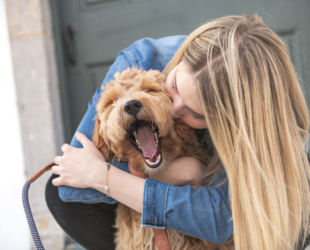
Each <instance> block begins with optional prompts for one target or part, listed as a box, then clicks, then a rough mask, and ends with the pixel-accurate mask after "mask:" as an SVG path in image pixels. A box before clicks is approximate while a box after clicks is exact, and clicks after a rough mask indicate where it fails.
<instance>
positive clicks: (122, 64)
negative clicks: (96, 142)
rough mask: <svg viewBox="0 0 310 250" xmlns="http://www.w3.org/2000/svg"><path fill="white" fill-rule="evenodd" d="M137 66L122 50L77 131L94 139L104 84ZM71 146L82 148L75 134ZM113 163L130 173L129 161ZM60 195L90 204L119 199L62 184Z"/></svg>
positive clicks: (96, 191) (130, 54) (128, 53)
mask: <svg viewBox="0 0 310 250" xmlns="http://www.w3.org/2000/svg"><path fill="white" fill-rule="evenodd" d="M132 66H136V61H135V58H134V56H133V55H132V53H131V52H130V51H129V50H127V49H125V50H122V51H121V52H120V53H119V54H118V56H117V57H116V59H115V61H114V63H113V64H112V65H111V67H110V69H109V71H108V73H107V75H106V77H105V79H104V80H103V83H102V85H101V87H100V88H98V89H97V91H96V92H95V94H94V96H93V98H92V100H91V101H90V102H89V103H88V109H87V111H86V113H85V115H84V117H83V119H82V121H81V122H80V124H79V126H78V128H77V130H76V131H78V132H81V133H82V134H84V135H86V136H87V137H88V138H89V139H90V140H92V136H93V130H94V127H95V119H94V118H95V115H96V112H97V111H96V105H97V102H98V100H99V98H100V94H101V93H102V91H103V90H102V86H105V85H106V84H107V83H108V82H109V81H111V80H112V79H113V78H114V74H115V73H116V72H117V71H118V72H122V71H124V70H125V69H127V68H128V67H130V68H131V67H132ZM70 145H71V146H73V147H76V148H82V145H81V144H80V142H79V141H78V140H77V139H76V137H75V135H74V137H73V139H72V141H71V143H70ZM110 163H111V164H112V165H114V166H116V167H118V168H119V169H121V170H123V171H126V172H128V173H129V168H128V164H127V162H116V161H113V162H112V161H111V162H110ZM58 191H59V196H60V198H61V199H62V200H63V201H66V202H83V203H88V204H94V203H100V202H104V203H109V204H115V203H117V202H118V201H117V200H115V199H113V198H111V197H108V196H106V195H105V194H104V193H102V192H99V191H98V190H95V189H92V188H86V189H83V188H74V187H69V186H60V187H58Z"/></svg>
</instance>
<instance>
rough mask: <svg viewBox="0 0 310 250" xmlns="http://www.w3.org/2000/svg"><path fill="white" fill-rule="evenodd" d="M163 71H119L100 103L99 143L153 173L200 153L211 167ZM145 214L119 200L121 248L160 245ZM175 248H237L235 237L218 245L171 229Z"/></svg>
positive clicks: (107, 152)
mask: <svg viewBox="0 0 310 250" xmlns="http://www.w3.org/2000/svg"><path fill="white" fill-rule="evenodd" d="M164 83H165V76H164V75H163V74H161V73H160V72H159V71H155V70H149V71H143V70H138V69H135V68H132V69H127V70H125V71H123V72H122V73H121V74H119V73H116V74H115V80H112V81H111V82H110V83H109V84H107V86H106V87H104V88H103V90H104V92H103V93H102V95H101V98H100V100H99V101H98V104H97V116H96V124H95V129H94V135H93V142H94V143H95V145H96V146H97V147H98V148H99V150H100V151H101V152H102V153H103V155H104V157H105V159H106V160H107V161H109V160H111V159H113V158H114V159H117V160H118V161H128V162H131V163H132V166H133V168H134V169H135V170H136V171H142V172H144V173H145V175H146V177H147V178H152V174H153V173H155V172H157V171H161V170H163V169H164V168H166V167H167V166H168V165H169V163H170V162H171V161H172V160H173V159H174V158H175V157H178V156H185V155H187V156H194V157H196V158H198V159H200V160H201V161H202V162H203V163H204V164H205V165H206V166H207V164H208V160H209V157H208V153H207V152H206V151H205V149H204V148H203V147H202V146H201V145H200V144H199V142H198V140H197V137H196V136H195V131H194V130H193V129H192V128H190V127H188V126H187V125H186V124H184V123H182V122H181V121H180V120H174V119H173V113H172V103H171V100H170V98H169V96H168V95H167V93H166V92H165V89H164ZM140 218H141V214H139V213H138V212H136V211H134V210H132V209H131V208H128V207H126V206H125V205H123V204H121V203H119V205H118V208H117V214H116V225H115V227H116V228H117V233H116V237H115V242H116V246H117V247H116V249H117V250H145V249H150V250H155V249H157V246H156V243H155V237H154V235H153V231H152V229H151V228H142V227H141V222H140ZM166 232H167V236H168V239H169V242H170V246H171V249H175V250H179V249H182V250H190V249H192V250H194V249H195V250H208V249H221V250H224V249H225V250H227V249H233V246H232V245H233V244H232V240H229V241H228V242H226V243H225V244H222V245H217V244H214V243H211V242H208V241H205V240H201V239H198V238H194V237H191V236H188V235H185V234H182V233H180V232H178V231H175V230H171V229H169V228H166Z"/></svg>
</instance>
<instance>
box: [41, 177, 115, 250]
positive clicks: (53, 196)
mask: <svg viewBox="0 0 310 250" xmlns="http://www.w3.org/2000/svg"><path fill="white" fill-rule="evenodd" d="M55 177H56V175H54V174H53V175H52V176H51V178H50V179H49V180H48V182H47V184H46V189H45V199H46V203H47V206H48V208H49V210H50V211H51V213H52V215H53V216H54V218H55V220H56V221H57V222H58V224H59V225H60V226H61V227H62V229H63V230H64V231H65V232H66V233H67V234H68V235H69V236H70V237H71V238H72V239H74V240H75V241H76V242H78V243H79V244H80V245H81V246H83V247H84V248H86V249H89V250H114V249H115V244H114V241H113V237H114V236H113V235H114V233H115V228H114V227H113V225H114V224H115V217H116V216H115V209H116V207H117V204H114V205H110V204H106V203H99V204H94V205H89V204H84V203H79V202H63V201H62V200H61V199H60V198H59V195H58V188H57V187H55V186H54V185H53V184H52V180H53V179H54V178H55Z"/></svg>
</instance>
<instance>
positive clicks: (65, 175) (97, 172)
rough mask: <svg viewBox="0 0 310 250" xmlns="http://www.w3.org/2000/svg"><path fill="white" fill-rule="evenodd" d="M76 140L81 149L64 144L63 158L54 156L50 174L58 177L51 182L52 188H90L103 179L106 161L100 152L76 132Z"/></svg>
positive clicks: (82, 135)
mask: <svg viewBox="0 0 310 250" xmlns="http://www.w3.org/2000/svg"><path fill="white" fill-rule="evenodd" d="M75 136H76V139H77V140H78V141H79V142H80V143H81V144H82V145H83V148H75V147H72V146H70V145H68V144H64V145H63V146H62V147H61V150H62V151H63V152H64V154H63V156H56V157H55V159H54V162H55V163H56V164H58V165H59V166H54V167H53V168H52V172H53V173H54V174H57V175H60V177H58V178H55V179H54V180H53V185H54V186H60V185H66V186H71V187H76V188H87V187H92V184H93V183H96V181H98V180H104V179H105V168H104V166H105V164H106V161H105V159H104V156H103V155H102V154H101V152H100V151H99V150H98V149H97V148H96V147H95V145H94V144H93V142H92V141H90V140H89V139H88V138H87V137H86V136H85V135H84V134H82V133H79V132H77V133H76V134H75Z"/></svg>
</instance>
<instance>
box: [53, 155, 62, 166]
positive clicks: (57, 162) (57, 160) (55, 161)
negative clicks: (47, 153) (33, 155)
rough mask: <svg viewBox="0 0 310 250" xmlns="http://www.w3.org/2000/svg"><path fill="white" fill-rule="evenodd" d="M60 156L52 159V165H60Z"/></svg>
mask: <svg viewBox="0 0 310 250" xmlns="http://www.w3.org/2000/svg"><path fill="white" fill-rule="evenodd" d="M61 157H62V156H56V157H55V158H54V163H55V164H57V165H60V159H61Z"/></svg>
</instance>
